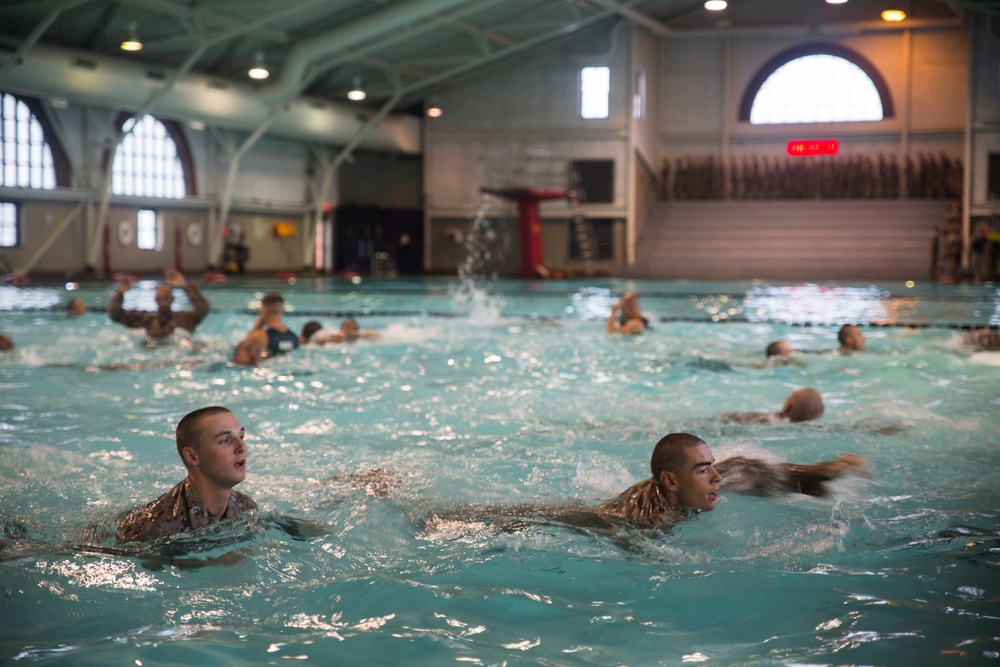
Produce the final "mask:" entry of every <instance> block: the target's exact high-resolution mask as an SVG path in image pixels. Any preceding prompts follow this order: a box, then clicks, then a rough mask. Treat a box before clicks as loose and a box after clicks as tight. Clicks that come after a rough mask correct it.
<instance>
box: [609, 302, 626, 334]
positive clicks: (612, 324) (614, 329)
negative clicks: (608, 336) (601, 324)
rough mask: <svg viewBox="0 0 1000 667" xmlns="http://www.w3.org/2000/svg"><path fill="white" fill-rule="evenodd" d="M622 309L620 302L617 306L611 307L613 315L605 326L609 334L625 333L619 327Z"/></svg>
mask: <svg viewBox="0 0 1000 667" xmlns="http://www.w3.org/2000/svg"><path fill="white" fill-rule="evenodd" d="M621 309H622V302H621V301H619V302H618V303H616V304H615V305H613V306H611V315H609V316H608V322H607V324H606V325H605V328H607V330H608V333H624V331H623V330H622V327H620V326H618V321H617V320H618V311H620V310H621Z"/></svg>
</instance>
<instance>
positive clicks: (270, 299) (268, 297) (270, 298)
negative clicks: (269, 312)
mask: <svg viewBox="0 0 1000 667" xmlns="http://www.w3.org/2000/svg"><path fill="white" fill-rule="evenodd" d="M260 303H261V305H262V306H275V305H278V304H279V303H285V297H283V296H281V295H280V294H278V293H277V292H268V293H267V294H265V295H264V298H263V299H261V300H260Z"/></svg>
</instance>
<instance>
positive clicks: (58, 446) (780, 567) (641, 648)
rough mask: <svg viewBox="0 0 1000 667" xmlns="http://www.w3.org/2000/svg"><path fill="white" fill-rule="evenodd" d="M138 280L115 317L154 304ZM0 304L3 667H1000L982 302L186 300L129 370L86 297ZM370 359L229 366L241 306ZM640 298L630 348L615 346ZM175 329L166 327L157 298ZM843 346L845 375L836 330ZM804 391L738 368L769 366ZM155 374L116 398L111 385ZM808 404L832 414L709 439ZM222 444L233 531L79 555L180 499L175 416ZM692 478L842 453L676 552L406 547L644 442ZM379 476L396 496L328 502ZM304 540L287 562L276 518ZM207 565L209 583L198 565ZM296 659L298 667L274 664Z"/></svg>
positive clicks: (722, 507)
mask: <svg viewBox="0 0 1000 667" xmlns="http://www.w3.org/2000/svg"><path fill="white" fill-rule="evenodd" d="M153 285H154V283H152V282H148V283H142V284H140V285H139V286H138V287H137V288H135V290H133V292H130V293H129V295H128V301H127V304H126V305H127V306H128V305H132V306H134V307H140V306H143V305H147V306H148V307H150V308H151V307H152V286H153ZM75 287H76V289H74V290H72V293H71V292H70V291H69V290H67V288H66V287H65V286H63V285H61V284H60V285H37V286H29V287H21V288H15V287H10V286H6V287H0V331H3V332H4V333H6V334H7V335H9V336H11V337H12V338H13V339H14V340H15V342H16V343H17V349H16V350H14V351H13V352H12V353H7V354H5V355H3V356H2V357H0V396H2V400H0V521H2V531H3V532H2V537H0V540H2V542H0V590H2V593H3V595H2V597H0V620H2V622H0V662H2V663H8V664H9V663H13V664H33V663H41V664H66V665H107V664H119V665H126V664H128V665H146V666H148V665H175V664H185V663H186V664H199V665H264V664H317V665H329V664H343V665H354V664H358V665H361V664H364V665H401V664H406V665H446V664H471V665H504V664H506V665H546V666H551V665H559V666H562V665H633V666H645V665H678V664H687V663H692V664H695V663H704V664H709V665H800V664H879V665H914V664H997V660H998V659H1000V624H998V617H1000V612H998V611H997V610H998V604H997V601H998V596H1000V590H998V584H1000V576H998V574H1000V518H998V514H1000V503H998V495H1000V494H998V489H1000V485H998V482H997V480H998V474H997V472H996V471H997V468H998V465H1000V447H998V444H1000V442H998V440H1000V436H998V433H1000V428H998V427H1000V417H998V415H1000V411H998V409H997V406H998V403H1000V384H998V382H997V379H998V366H1000V353H972V352H970V351H968V350H965V349H963V348H962V346H961V345H960V341H959V339H960V336H961V328H962V327H969V326H978V325H984V324H990V323H991V322H992V323H993V324H997V323H1000V322H998V319H997V318H998V316H997V296H996V292H995V289H994V288H993V287H987V286H977V287H971V286H965V287H962V286H936V285H927V286H920V285H917V286H914V287H909V288H908V287H906V286H904V285H888V286H877V287H873V286H868V285H857V286H829V285H827V286H815V285H759V284H740V283H726V284H722V283H681V282H652V281H650V282H638V281H637V282H622V281H611V280H603V281H600V280H598V281H591V282H520V281H510V282H503V281H499V282H493V283H489V284H480V285H475V286H472V285H469V284H464V283H460V282H458V281H455V280H444V279H436V280H425V281H392V282H369V281H363V282H361V283H359V284H352V283H350V282H345V281H332V280H331V281H327V280H320V281H313V280H300V281H298V283H297V284H295V285H289V284H288V283H277V282H273V281H247V282H243V283H239V284H229V285H226V286H214V285H208V286H206V287H205V293H206V296H207V297H208V298H209V300H210V301H211V303H212V305H213V312H212V313H211V314H210V315H209V317H208V318H207V319H206V320H205V322H203V324H202V326H201V327H199V329H198V331H197V332H196V333H195V335H194V336H193V339H192V340H188V341H176V342H174V343H172V344H168V345H161V346H158V347H156V348H148V347H146V345H145V341H144V338H143V336H142V335H141V334H140V333H137V332H131V331H127V330H125V329H123V328H122V327H120V326H118V325H115V324H113V323H110V322H109V321H108V320H107V318H106V316H105V315H104V314H103V312H101V311H100V310H97V311H96V312H91V313H88V314H87V315H84V316H82V317H80V318H76V319H70V318H67V317H66V316H65V315H64V314H63V311H62V307H63V304H64V303H65V302H66V301H67V300H68V298H69V297H70V296H82V297H83V298H84V299H85V301H87V302H88V304H89V305H90V306H92V307H94V308H103V306H104V304H106V302H107V299H108V297H109V296H110V285H80V286H75ZM272 289H278V290H279V291H281V292H282V293H283V294H285V296H286V299H287V302H288V305H289V308H290V310H291V312H290V313H289V315H288V317H287V320H288V322H289V324H290V325H291V326H293V327H294V328H300V327H301V326H302V324H304V323H305V321H307V320H309V319H319V320H320V321H322V322H323V323H324V324H329V325H331V326H332V325H336V324H337V323H338V322H339V320H340V319H341V318H342V317H343V316H344V315H346V314H348V313H350V314H354V315H355V316H357V317H358V319H359V320H360V322H361V325H362V327H363V328H367V329H377V330H379V331H380V332H381V333H382V338H381V340H379V341H378V342H374V343H361V344H356V345H353V346H333V347H327V348H324V349H302V350H299V351H298V352H297V353H295V354H294V355H291V356H288V357H285V358H279V359H274V360H271V361H268V362H267V363H266V364H265V365H263V366H261V367H259V368H256V369H246V368H238V367H234V366H231V365H229V364H227V363H226V359H227V358H228V355H229V354H230V352H231V350H232V347H233V344H234V343H235V342H236V341H237V340H238V339H239V338H240V337H241V336H242V335H243V334H244V333H245V332H246V330H248V329H249V327H250V326H251V324H252V322H253V319H254V311H253V308H252V306H253V304H254V302H255V300H256V299H258V298H259V297H260V296H261V295H262V294H263V293H264V292H266V291H270V290H272ZM626 289H635V290H637V291H638V292H639V293H640V294H641V295H642V305H643V308H644V310H645V311H646V312H647V314H649V315H650V316H652V318H653V324H654V328H653V330H652V331H651V332H648V333H647V334H644V335H643V336H639V337H634V338H619V337H609V336H608V335H607V334H606V333H605V332H604V325H603V319H604V316H605V314H606V313H607V307H608V304H609V303H610V301H611V299H612V296H611V294H612V293H614V294H619V293H621V292H622V291H624V290H626ZM177 305H178V307H183V305H184V304H183V302H182V301H179V302H178V304H177ZM843 321H861V322H867V323H870V324H869V325H867V326H865V327H864V331H865V334H866V336H867V339H868V348H867V350H866V351H865V352H863V353H859V354H856V355H853V356H846V357H845V356H841V355H839V354H837V353H836V352H834V351H833V349H834V348H835V347H836V341H835V334H836V330H837V326H838V324H839V323H840V322H843ZM778 338H785V339H788V340H790V341H792V343H793V344H794V345H795V346H796V347H797V348H798V349H801V350H806V351H807V352H805V353H802V354H800V355H799V356H798V358H797V363H794V364H790V365H786V366H772V367H769V366H761V365H760V363H759V362H760V361H762V359H763V356H764V355H763V350H764V347H765V345H766V344H767V343H768V342H770V341H771V340H775V339H778ZM118 363H135V364H153V365H149V366H146V367H144V368H141V369H135V370H111V369H109V368H108V366H109V365H111V364H118ZM801 386H813V387H815V388H817V389H818V390H819V391H820V393H821V394H822V395H823V397H824V400H825V403H826V414H825V415H824V416H823V417H822V418H821V419H819V420H818V421H815V422H809V423H804V424H785V425H776V424H764V425H761V424H758V425H735V424H723V423H720V422H719V421H718V420H717V419H716V418H715V417H716V416H717V415H718V414H719V413H722V412H726V411H734V410H738V411H770V410H776V409H778V408H780V406H781V404H782V402H783V401H784V399H785V397H786V396H787V395H788V394H789V393H790V392H791V391H792V390H793V389H795V388H798V387H801ZM210 404H222V405H226V406H228V407H229V408H230V409H232V410H233V411H234V412H235V413H236V414H237V416H239V417H240V419H241V420H242V422H243V424H244V425H245V426H246V429H247V432H248V444H249V448H250V456H249V462H248V475H247V480H246V481H245V482H244V483H243V484H242V485H241V486H240V487H239V488H240V490H242V491H244V492H245V493H248V494H250V495H251V496H253V497H254V498H255V499H256V500H257V501H258V503H259V504H260V506H261V508H262V512H261V513H260V515H251V516H247V517H244V518H243V519H242V520H240V521H239V522H238V523H237V524H236V525H227V526H225V527H224V528H223V529H221V530H216V531H214V532H211V533H210V534H206V535H196V536H194V537H192V536H184V537H180V538H176V539H174V540H171V541H170V543H169V544H167V545H164V546H162V547H160V548H157V549H131V550H122V549H118V548H116V547H115V545H114V543H113V541H109V540H108V539H107V538H106V537H102V536H103V535H105V534H106V533H107V531H108V530H109V529H110V527H111V519H112V517H114V516H115V515H116V514H117V513H119V512H120V511H122V510H124V509H127V508H129V507H132V506H134V505H137V504H140V503H143V502H146V501H148V500H151V499H153V498H155V497H156V496H158V495H159V494H161V493H163V492H164V491H166V490H167V489H168V488H169V487H170V486H171V485H173V484H174V483H176V482H177V481H178V480H180V479H181V477H182V476H183V473H182V466H181V463H180V461H179V459H178V457H177V454H176V451H175V449H174V445H173V429H174V426H175V425H176V423H177V421H178V419H179V418H180V417H181V416H183V415H184V414H186V413H187V412H189V411H190V410H193V409H196V408H198V407H202V406H205V405H210ZM672 431H688V432H691V433H695V434H697V435H699V436H701V437H702V438H703V439H704V440H706V442H708V443H709V445H710V446H711V447H712V448H713V450H714V452H715V454H716V456H717V457H718V458H723V457H724V456H726V455H729V454H734V453H749V454H753V455H760V456H765V457H773V458H780V459H784V460H791V461H796V462H803V463H805V462H811V461H817V460H821V459H825V458H829V457H832V456H835V455H836V454H837V453H840V452H844V451H851V452H856V453H859V454H863V455H865V456H867V457H868V458H869V459H870V461H871V464H872V467H873V470H874V477H873V478H872V479H870V480H864V479H856V478H845V479H843V480H839V481H838V482H837V483H836V484H835V485H834V493H833V494H832V495H831V497H829V498H825V499H816V498H808V497H802V496H785V497H780V498H756V497H748V496H740V495H735V494H729V495H726V496H724V497H723V499H722V500H721V501H720V503H719V506H718V508H717V509H716V510H715V511H714V512H711V513H706V514H703V515H701V516H699V517H697V518H695V519H693V520H691V521H688V522H686V523H683V524H681V525H680V526H678V527H677V528H676V529H675V530H674V531H673V532H672V533H670V534H662V533H643V532H638V531H637V532H635V533H634V534H626V535H617V536H609V535H605V534H601V533H598V532H588V531H584V530H578V529H573V528H570V527H566V526H560V525H554V524H536V525H528V526H525V527H523V528H521V529H519V530H506V529H502V528H500V527H498V526H497V525H494V524H491V523H490V522H488V521H485V522H483V521H478V520H471V519H470V520H467V521H440V522H432V523H425V522H424V521H423V519H424V518H425V517H427V516H431V515H434V514H436V513H439V512H440V513H444V512H447V511H449V510H452V509H455V508H456V507H461V506H465V505H467V504H477V505H480V504H481V505H514V504H522V503H544V504H550V503H563V502H570V501H577V502H584V503H596V502H598V501H600V500H604V499H607V498H609V497H611V496H613V495H615V494H617V493H618V492H620V491H621V490H622V489H624V488H625V487H626V486H628V485H629V484H631V483H633V482H635V481H638V480H639V479H641V478H644V477H646V476H648V474H649V472H648V465H649V455H650V452H651V450H652V446H653V445H654V444H655V442H656V441H657V440H658V439H659V438H660V437H661V436H662V435H665V434H666V433H669V432H672ZM374 467H381V468H384V469H386V470H387V471H389V472H390V474H391V475H392V476H393V477H394V478H395V479H396V485H395V491H394V494H393V497H391V498H378V497H374V496H371V495H369V494H367V493H365V492H364V491H363V490H359V489H357V488H354V487H353V486H351V485H350V484H347V483H344V482H343V481H340V479H339V478H341V477H342V476H343V475H346V474H350V473H355V472H358V471H362V470H368V469H371V468H374ZM289 516H290V517H295V518H297V519H300V520H306V521H310V522H313V523H316V524H320V525H322V526H323V527H324V528H325V530H326V534H323V535H319V536H311V537H309V536H306V537H301V536H292V535H291V534H290V532H289V531H288V530H287V529H286V528H283V526H284V525H285V524H286V523H287V522H286V521H285V519H283V517H289ZM219 559H221V560H223V561H225V564H218V563H216V562H215V561H216V560H219ZM289 661H292V662H291V663H289Z"/></svg>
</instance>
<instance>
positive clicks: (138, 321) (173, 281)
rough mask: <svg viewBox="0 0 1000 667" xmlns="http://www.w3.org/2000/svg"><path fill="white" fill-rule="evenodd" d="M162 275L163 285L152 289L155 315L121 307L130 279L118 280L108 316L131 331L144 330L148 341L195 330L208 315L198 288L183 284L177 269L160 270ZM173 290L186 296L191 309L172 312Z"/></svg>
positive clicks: (187, 283) (204, 301)
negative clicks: (180, 330) (178, 332)
mask: <svg viewBox="0 0 1000 667" xmlns="http://www.w3.org/2000/svg"><path fill="white" fill-rule="evenodd" d="M163 276H164V279H163V280H164V281H163V283H162V284H160V285H157V287H156V312H155V313H150V312H147V311H142V310H124V309H123V308H122V304H123V303H124V302H125V292H127V291H128V290H129V289H131V287H132V281H131V280H129V279H128V278H122V279H121V280H119V281H118V287H117V289H116V290H115V293H114V294H113V295H112V296H111V301H110V302H109V303H108V317H110V318H111V319H112V320H114V321H115V322H118V323H120V324H124V325H125V326H127V327H129V328H131V329H145V331H146V335H147V336H149V338H152V339H160V338H166V337H167V336H169V335H171V334H172V333H174V331H176V330H177V329H185V330H187V331H188V332H192V331H194V330H195V327H197V326H198V324H199V323H200V322H201V321H202V320H203V319H205V316H206V315H208V311H209V308H210V306H209V304H208V301H207V300H206V299H205V297H204V296H202V294H201V290H199V289H198V286H197V285H195V284H193V283H189V282H187V281H186V280H185V279H184V276H183V275H182V274H181V272H180V271H178V270H177V269H173V268H170V269H164V271H163ZM174 287H178V288H180V289H182V290H184V292H185V293H187V295H188V299H190V300H191V305H192V306H194V310H191V311H184V312H174V311H173V309H172V308H173V305H174V290H173V288H174Z"/></svg>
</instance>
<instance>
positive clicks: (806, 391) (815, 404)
mask: <svg viewBox="0 0 1000 667" xmlns="http://www.w3.org/2000/svg"><path fill="white" fill-rule="evenodd" d="M824 409H825V408H824V406H823V399H822V397H820V395H819V392H818V391H816V390H815V389H813V388H812V387H803V388H802V389H796V390H795V391H793V392H792V395H791V396H789V397H788V400H786V401H785V405H784V407H782V408H781V413H780V415H781V416H782V417H783V418H785V419H787V420H788V421H792V422H804V421H809V420H811V419H816V418H817V417H822V416H823V412H824Z"/></svg>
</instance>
